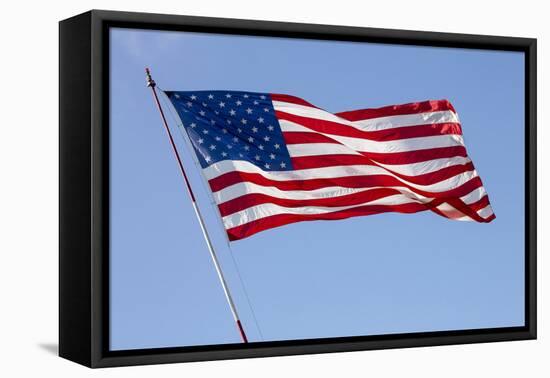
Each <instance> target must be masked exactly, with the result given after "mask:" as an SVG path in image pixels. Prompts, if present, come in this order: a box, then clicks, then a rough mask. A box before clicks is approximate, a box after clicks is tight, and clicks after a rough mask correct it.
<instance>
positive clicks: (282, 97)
mask: <svg viewBox="0 0 550 378" xmlns="http://www.w3.org/2000/svg"><path fill="white" fill-rule="evenodd" d="M271 101H281V102H288V103H291V104H296V105H304V106H309V107H311V108H317V107H316V106H315V105H313V104H311V103H309V102H307V101H306V100H304V99H303V98H300V97H296V96H291V95H287V94H279V93H272V94H271Z"/></svg>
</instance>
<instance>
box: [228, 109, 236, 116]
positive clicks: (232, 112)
mask: <svg viewBox="0 0 550 378" xmlns="http://www.w3.org/2000/svg"><path fill="white" fill-rule="evenodd" d="M229 114H230V115H232V116H234V115H235V114H237V112H236V111H234V110H233V109H231V110H230V111H229Z"/></svg>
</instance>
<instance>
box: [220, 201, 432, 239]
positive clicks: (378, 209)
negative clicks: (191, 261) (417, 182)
mask: <svg viewBox="0 0 550 378" xmlns="http://www.w3.org/2000/svg"><path fill="white" fill-rule="evenodd" d="M427 209H428V207H427V206H425V205H421V204H418V203H407V204H402V205H366V206H359V207H355V208H353V209H346V210H340V211H335V212H332V213H325V214H277V215H272V216H269V217H265V218H262V219H258V220H256V221H252V222H249V223H245V224H243V225H240V226H237V227H233V228H230V229H228V230H227V235H228V236H229V240H239V239H244V238H246V237H249V236H251V235H254V234H255V233H258V232H260V231H264V230H267V229H269V228H274V227H279V226H284V225H285V224H290V223H296V222H302V221H312V220H335V219H346V218H351V217H358V216H363V215H372V214H379V213H385V212H390V211H393V212H398V213H416V212H419V211H423V210H427Z"/></svg>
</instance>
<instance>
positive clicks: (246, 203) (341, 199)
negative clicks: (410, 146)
mask: <svg viewBox="0 0 550 378" xmlns="http://www.w3.org/2000/svg"><path fill="white" fill-rule="evenodd" d="M399 193H400V192H399V191H398V190H397V189H392V188H376V189H371V190H367V191H364V192H359V193H352V194H347V195H344V196H337V197H328V198H314V199H306V200H302V199H300V200H298V199H287V198H279V197H272V196H269V195H267V194H261V193H251V194H246V195H243V196H241V197H237V198H234V199H232V200H229V201H227V202H224V203H222V204H220V205H218V208H219V209H220V214H221V216H222V217H225V216H227V215H230V214H233V213H236V212H238V211H241V210H244V209H248V208H249V207H252V206H257V205H261V204H264V203H272V204H275V205H279V206H284V207H290V208H296V207H305V206H326V207H339V206H352V205H359V204H362V203H365V202H368V201H374V200H377V199H380V198H384V197H387V196H391V195H395V194H399Z"/></svg>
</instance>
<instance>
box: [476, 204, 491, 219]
mask: <svg viewBox="0 0 550 378" xmlns="http://www.w3.org/2000/svg"><path fill="white" fill-rule="evenodd" d="M477 213H478V214H479V216H480V217H482V218H483V219H487V218H488V217H490V216H491V215H493V208H492V207H491V205H487V206H485V207H484V208H483V209H481V210H479V211H478V212H477Z"/></svg>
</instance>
